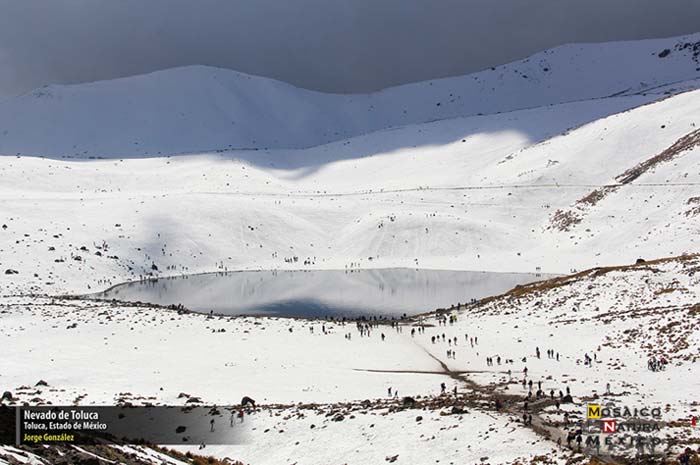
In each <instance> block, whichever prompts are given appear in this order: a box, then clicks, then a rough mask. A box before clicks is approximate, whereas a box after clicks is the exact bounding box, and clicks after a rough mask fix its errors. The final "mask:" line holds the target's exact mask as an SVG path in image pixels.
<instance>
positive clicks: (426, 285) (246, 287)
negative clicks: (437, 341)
mask: <svg viewBox="0 0 700 465" xmlns="http://www.w3.org/2000/svg"><path fill="white" fill-rule="evenodd" d="M538 279H544V278H543V277H538V276H537V275H534V274H527V273H489V272H475V271H443V270H415V269H408V268H388V269H375V270H360V271H352V272H350V271H342V270H337V271H336V270H332V271H241V272H231V273H211V274H200V275H190V276H181V277H174V278H162V279H158V280H151V281H143V282H133V283H126V284H121V285H119V286H115V287H113V288H112V289H109V290H107V291H105V292H101V293H98V294H95V295H94V297H97V298H101V299H117V300H123V301H130V302H137V301H138V302H149V303H153V304H160V305H171V304H182V305H184V306H185V307H186V308H188V309H190V310H193V311H197V312H204V313H209V312H210V311H213V312H214V313H220V314H224V315H268V316H287V317H310V318H313V317H321V318H324V317H328V318H330V317H335V318H339V317H358V316H374V315H376V316H386V317H391V316H396V317H398V316H401V315H402V314H404V313H406V314H408V315H412V314H417V313H423V312H428V311H432V310H435V309H436V308H444V307H449V306H450V305H452V304H456V303H457V302H467V301H469V300H470V299H479V298H483V297H488V296H492V295H497V294H501V293H503V292H505V291H507V290H510V289H512V288H513V287H515V286H516V285H518V284H525V283H528V282H532V281H536V280H538Z"/></svg>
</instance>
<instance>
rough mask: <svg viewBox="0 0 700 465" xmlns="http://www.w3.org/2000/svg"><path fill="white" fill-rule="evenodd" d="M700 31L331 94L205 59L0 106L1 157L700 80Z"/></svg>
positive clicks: (414, 116)
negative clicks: (219, 66)
mask: <svg viewBox="0 0 700 465" xmlns="http://www.w3.org/2000/svg"><path fill="white" fill-rule="evenodd" d="M699 55H700V34H694V35H690V36H686V37H680V38H671V39H657V40H646V41H635V42H616V43H605V44H580V45H565V46H561V47H557V48H554V49H552V50H547V51H544V52H541V53H538V54H536V55H533V56H531V57H529V58H527V59H524V60H521V61H517V62H514V63H510V64H507V65H503V66H499V67H495V68H492V69H488V70H485V71H482V72H479V73H475V74H470V75H466V76H462V77H455V78H448V79H440V80H434V81H429V82H421V83H416V84H410V85H404V86H400V87H395V88H389V89H386V90H383V91H380V92H376V93H373V94H358V95H337V94H322V93H318V92H312V91H308V90H304V89H299V88H295V87H293V86H291V85H288V84H285V83H282V82H278V81H274V80H271V79H266V78H261V77H255V76H249V75H245V74H241V73H238V72H234V71H229V70H223V69H216V68H207V67H201V66H195V67H185V68H177V69H171V70H166V71H160V72H155V73H152V74H148V75H142V76H134V77H129V78H123V79H117V80H112V81H103V82H96V83H92V84H81V85H74V86H48V87H44V88H42V89H38V90H35V91H33V92H30V93H28V94H25V95H22V96H20V97H17V98H13V99H9V100H6V101H4V102H2V103H1V104H0V154H5V155H15V154H22V155H35V156H48V157H119V158H123V157H140V156H159V155H165V154H173V153H183V152H196V151H203V150H216V149H234V148H235V149H240V148H302V147H309V146H315V145H319V144H324V143H328V142H331V141H337V140H342V139H346V138H349V137H353V136H357V135H360V134H364V133H368V132H373V131H377V130H381V129H386V128H390V127H397V126H402V125H408V124H417V123H425V122H428V121H434V120H441V119H447V118H454V117H461V116H469V115H479V114H492V113H499V112H508V111H513V110H518V109H525V108H532V107H541V106H546V105H552V104H559V103H563V102H573V101H579V100H590V99H598V98H602V97H607V96H611V95H629V94H639V93H659V94H663V93H666V92H669V93H673V92H677V91H679V90H683V89H688V88H695V87H697V86H698V82H697V81H695V80H696V79H698V78H699V77H700V59H699Z"/></svg>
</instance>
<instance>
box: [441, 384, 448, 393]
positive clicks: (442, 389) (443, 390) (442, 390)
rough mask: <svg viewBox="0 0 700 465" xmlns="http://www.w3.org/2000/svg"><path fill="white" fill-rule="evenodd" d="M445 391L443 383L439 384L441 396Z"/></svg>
mask: <svg viewBox="0 0 700 465" xmlns="http://www.w3.org/2000/svg"><path fill="white" fill-rule="evenodd" d="M445 389H447V386H445V383H440V390H441V392H442V394H444V393H445Z"/></svg>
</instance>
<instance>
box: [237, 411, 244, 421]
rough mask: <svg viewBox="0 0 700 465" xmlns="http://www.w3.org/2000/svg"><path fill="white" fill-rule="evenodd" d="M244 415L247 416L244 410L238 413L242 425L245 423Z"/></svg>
mask: <svg viewBox="0 0 700 465" xmlns="http://www.w3.org/2000/svg"><path fill="white" fill-rule="evenodd" d="M244 415H245V414H244V413H243V410H239V411H238V418H239V419H240V420H241V423H243V416H244Z"/></svg>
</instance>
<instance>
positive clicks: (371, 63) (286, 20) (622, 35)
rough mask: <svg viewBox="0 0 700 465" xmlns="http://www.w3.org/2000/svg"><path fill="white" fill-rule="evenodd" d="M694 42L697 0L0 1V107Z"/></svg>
mask: <svg viewBox="0 0 700 465" xmlns="http://www.w3.org/2000/svg"><path fill="white" fill-rule="evenodd" d="M697 30H700V2H698V1H697V0H461V1H458V0H0V96H6V95H11V94H16V93H18V92H22V91H26V90H28V89H30V88H34V87H38V86H41V85H44V84H48V83H72V82H83V81H93V80H97V79H107V78H111V77H117V76H126V75H131V74H138V73H143V72H148V71H153V70H157V69H162V68H169V67H173V66H181V65H190V64H205V65H211V66H219V67H224V68H232V69H236V70H240V71H243V72H247V73H252V74H259V75H264V76H270V77H273V78H276V79H281V80H284V81H288V82H291V83H293V84H296V85H299V86H302V87H307V88H312V89H318V90H324V91H336V92H353V91H367V90H374V89H378V88H382V87H386V86H390V85H396V84H401V83H405V82H411V81H418V80H424V79H429V78H434V77H443V76H449V75H456V74H463V73H467V72H470V71H475V70H478V69H482V68H485V67H489V66H492V65H495V64H500V63H505V62H508V61H511V60H514V59H517V58H520V57H523V56H526V55H528V54H530V53H533V52H535V51H538V50H540V49H543V48H548V47H552V46H555V45H558V44H562V43H566V42H580V41H606V40H620V39H635V38H651V37H663V36H672V35H680V34H685V33H690V32H696V31H697Z"/></svg>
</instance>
